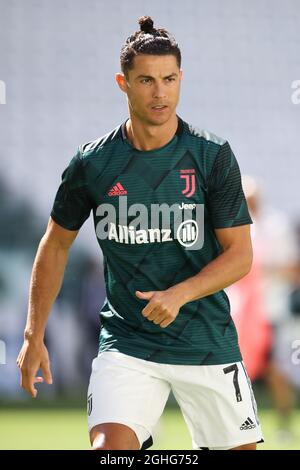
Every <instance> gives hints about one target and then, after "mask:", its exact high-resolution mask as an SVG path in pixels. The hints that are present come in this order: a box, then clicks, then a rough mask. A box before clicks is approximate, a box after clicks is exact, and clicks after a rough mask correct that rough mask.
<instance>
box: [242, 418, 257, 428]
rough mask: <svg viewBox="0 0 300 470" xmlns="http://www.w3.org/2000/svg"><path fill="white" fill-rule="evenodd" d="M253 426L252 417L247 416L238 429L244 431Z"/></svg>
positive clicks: (254, 426) (254, 425)
mask: <svg viewBox="0 0 300 470" xmlns="http://www.w3.org/2000/svg"><path fill="white" fill-rule="evenodd" d="M253 428H256V424H255V423H253V421H252V419H251V418H249V416H248V418H247V419H246V421H244V422H243V424H242V426H241V427H240V430H241V431H246V430H247V429H253Z"/></svg>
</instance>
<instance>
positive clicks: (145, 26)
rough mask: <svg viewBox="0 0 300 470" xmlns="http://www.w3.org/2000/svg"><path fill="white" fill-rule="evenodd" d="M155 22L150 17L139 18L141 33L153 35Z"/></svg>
mask: <svg viewBox="0 0 300 470" xmlns="http://www.w3.org/2000/svg"><path fill="white" fill-rule="evenodd" d="M153 24H154V23H153V20H152V18H151V17H150V16H142V17H141V18H139V25H140V28H141V31H143V32H144V33H151V32H153V29H154V28H153Z"/></svg>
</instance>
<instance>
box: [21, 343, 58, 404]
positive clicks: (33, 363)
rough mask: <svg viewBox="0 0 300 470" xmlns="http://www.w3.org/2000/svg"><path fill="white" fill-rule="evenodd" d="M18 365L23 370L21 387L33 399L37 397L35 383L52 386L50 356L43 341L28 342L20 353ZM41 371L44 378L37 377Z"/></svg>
mask: <svg viewBox="0 0 300 470" xmlns="http://www.w3.org/2000/svg"><path fill="white" fill-rule="evenodd" d="M17 365H18V367H19V368H20V370H21V387H22V388H24V390H26V392H28V393H29V394H30V395H31V396H32V398H35V397H36V396H37V389H36V388H35V387H34V384H35V383H40V382H44V381H45V382H46V383H48V384H52V375H51V370H50V363H49V355H48V351H47V348H46V346H45V344H44V342H43V341H40V342H33V341H31V340H26V339H25V341H24V343H23V346H22V348H21V350H20V352H19V356H18V359H17ZM39 369H41V370H42V372H43V375H44V377H36V373H37V371H38V370H39Z"/></svg>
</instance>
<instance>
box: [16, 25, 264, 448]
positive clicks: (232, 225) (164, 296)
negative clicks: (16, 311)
mask: <svg viewBox="0 0 300 470" xmlns="http://www.w3.org/2000/svg"><path fill="white" fill-rule="evenodd" d="M139 24H140V31H137V32H136V33H134V34H133V35H131V36H130V37H128V39H127V40H126V42H125V44H124V46H123V47H122V50H121V70H122V73H117V74H116V82H117V84H118V86H119V87H120V89H121V90H122V91H123V92H124V93H125V94H126V97H127V101H128V108H129V118H128V119H127V120H126V121H125V122H124V123H122V124H121V125H120V126H118V127H117V128H116V129H114V130H113V131H111V132H110V133H108V134H106V135H105V136H103V137H101V138H99V139H97V140H95V141H93V142H89V143H87V144H84V145H82V146H80V147H79V149H78V151H77V153H76V155H75V156H74V158H73V159H72V161H71V163H70V164H69V166H68V168H67V169H66V170H65V172H64V173H63V176H62V183H61V186H60V187H59V189H58V192H57V195H56V198H55V201H54V205H53V210H52V212H51V218H50V220H49V224H48V227H47V231H46V233H45V235H44V236H43V238H42V241H41V243H40V246H39V248H38V252H37V256H36V260H35V262H34V267H33V274H32V280H31V289H30V300H29V313H28V318H27V324H26V327H25V340H24V344H23V347H22V349H21V351H20V353H19V357H18V359H17V363H18V366H19V367H20V369H21V385H22V387H23V388H24V389H25V390H26V391H27V392H29V393H30V394H31V395H32V396H33V397H35V396H36V394H37V390H36V388H35V385H34V384H35V382H42V381H43V380H45V381H46V382H47V383H51V382H52V378H51V372H50V366H49V358H48V352H47V349H46V347H45V345H44V342H43V337H44V331H45V325H46V320H47V317H48V314H49V312H50V309H51V306H52V304H53V302H54V300H55V298H56V296H57V294H58V292H59V289H60V286H61V283H62V279H63V273H64V268H65V265H66V262H67V257H68V251H69V248H70V246H71V244H72V242H73V241H74V239H75V238H76V235H77V233H78V231H79V229H80V227H81V226H82V225H83V223H84V222H85V220H86V219H87V218H88V217H89V215H90V212H91V210H92V211H93V216H94V223H95V231H96V236H97V239H98V241H99V244H100V247H101V249H102V251H103V255H104V274H105V280H106V291H107V299H106V301H105V302H104V305H103V306H102V308H101V312H100V318H101V331H100V340H99V354H98V357H97V358H95V359H94V360H93V363H92V373H91V378H90V384H89V390H88V420H89V432H90V440H91V445H92V448H93V449H102V450H107V449H141V448H142V449H146V448H148V447H149V446H151V445H152V434H153V429H154V427H155V425H156V423H157V422H158V420H159V418H160V416H161V414H162V412H163V410H164V407H165V404H166V402H167V399H168V396H169V393H170V391H171V390H172V391H173V393H174V396H175V398H176V400H177V401H178V403H179V406H180V408H181V411H182V413H183V416H184V418H185V421H186V423H187V426H188V428H189V431H190V433H191V436H192V441H193V446H194V448H199V449H201V448H204V449H237V450H240V449H243V450H244V449H251V450H252V449H253V450H254V449H255V448H256V442H258V441H261V440H262V434H261V428H260V424H259V420H258V417H257V412H256V403H255V399H254V397H253V393H252V389H251V385H250V382H249V379H248V376H247V373H246V370H245V368H244V365H243V362H242V358H241V354H240V351H239V347H238V341H237V334H236V329H235V326H234V323H233V321H232V319H231V316H230V307H229V302H228V299H227V296H226V294H225V293H224V291H223V288H225V287H227V286H228V285H230V284H232V283H233V282H235V281H236V280H238V279H240V278H242V277H243V276H245V275H246V274H247V273H248V272H249V270H250V267H251V261H252V248H251V239H250V235H249V232H250V230H249V224H251V222H252V221H251V218H250V216H249V213H248V210H247V204H246V202H245V197H244V194H243V190H242V187H241V178H240V171H239V167H238V164H237V161H236V159H235V156H234V154H233V152H232V150H231V147H230V145H229V144H228V142H227V141H226V140H223V139H221V138H219V137H217V136H215V135H214V134H211V133H209V132H207V131H201V130H197V129H195V128H194V127H192V126H191V125H190V124H188V123H186V122H185V121H183V120H182V119H181V118H180V117H179V116H178V115H177V114H176V106H177V103H178V100H179V92H180V84H181V80H182V71H181V68H180V66H181V54H180V49H179V47H178V44H177V43H176V41H175V39H174V38H173V37H172V36H171V35H170V34H169V33H168V32H167V31H166V30H165V29H162V28H160V29H156V28H154V26H153V21H152V19H151V18H150V17H142V18H140V20H139ZM39 368H41V370H42V372H43V376H44V377H36V373H37V371H38V369H39Z"/></svg>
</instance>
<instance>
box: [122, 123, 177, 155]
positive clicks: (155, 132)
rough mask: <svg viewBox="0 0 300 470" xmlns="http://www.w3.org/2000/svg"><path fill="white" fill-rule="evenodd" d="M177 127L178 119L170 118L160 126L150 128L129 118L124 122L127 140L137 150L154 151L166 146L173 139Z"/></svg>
mask: <svg viewBox="0 0 300 470" xmlns="http://www.w3.org/2000/svg"><path fill="white" fill-rule="evenodd" d="M177 127H178V118H177V116H176V115H174V116H172V118H170V119H169V120H168V121H167V122H166V123H165V124H162V125H161V126H151V125H146V124H144V123H142V122H141V121H140V120H138V119H135V118H133V117H130V119H129V120H128V121H127V122H126V133H127V138H128V140H129V142H130V143H131V145H133V147H134V148H136V149H138V150H142V151H143V150H144V151H147V150H154V149H157V148H160V147H163V146H164V145H166V144H167V143H168V142H170V140H172V138H173V137H174V135H175V133H176V131H177Z"/></svg>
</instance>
